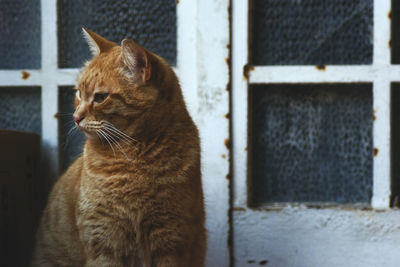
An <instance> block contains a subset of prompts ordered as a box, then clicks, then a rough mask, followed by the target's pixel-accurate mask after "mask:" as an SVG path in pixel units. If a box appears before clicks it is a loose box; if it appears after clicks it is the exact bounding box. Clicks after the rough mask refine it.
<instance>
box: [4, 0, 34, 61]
mask: <svg viewBox="0 0 400 267" xmlns="http://www.w3.org/2000/svg"><path fill="white" fill-rule="evenodd" d="M27 25H29V26H28V27H27ZM40 25H41V24H40V0H2V1H0V59H1V60H0V69H23V68H24V69H39V68H40V65H41V62H40V58H41V51H40V50H41V48H40V43H41V42H40V39H41V35H40Z"/></svg>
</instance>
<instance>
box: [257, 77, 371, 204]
mask: <svg viewBox="0 0 400 267" xmlns="http://www.w3.org/2000/svg"><path fill="white" fill-rule="evenodd" d="M251 94H252V95H251V101H252V103H250V107H251V111H252V112H251V114H252V115H251V128H250V129H251V131H252V132H251V133H252V135H251V144H250V147H251V153H250V154H251V161H250V162H251V170H252V172H253V173H252V174H251V177H252V181H251V188H252V189H251V193H252V194H251V195H252V202H253V203H252V204H253V205H257V204H262V203H271V202H311V203H320V202H330V203H338V204H346V203H369V201H370V199H371V194H372V191H371V190H372V122H373V114H372V86H371V85H370V84H317V85H315V84H314V85H313V84H302V85H287V84H280V85H276V84H271V85H254V86H251Z"/></svg>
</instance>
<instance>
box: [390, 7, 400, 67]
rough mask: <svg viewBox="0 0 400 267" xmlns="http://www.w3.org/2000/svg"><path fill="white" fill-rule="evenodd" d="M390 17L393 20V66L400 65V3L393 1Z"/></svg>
mask: <svg viewBox="0 0 400 267" xmlns="http://www.w3.org/2000/svg"><path fill="white" fill-rule="evenodd" d="M388 16H389V17H390V18H391V19H392V27H391V31H392V38H391V49H392V64H400V1H394V0H392V12H391V13H389V14H388Z"/></svg>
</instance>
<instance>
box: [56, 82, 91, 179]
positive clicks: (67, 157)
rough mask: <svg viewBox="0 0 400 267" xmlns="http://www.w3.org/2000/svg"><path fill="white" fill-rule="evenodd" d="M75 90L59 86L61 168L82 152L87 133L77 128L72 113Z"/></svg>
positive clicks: (65, 167)
mask: <svg viewBox="0 0 400 267" xmlns="http://www.w3.org/2000/svg"><path fill="white" fill-rule="evenodd" d="M74 96H75V91H74V90H73V89H72V87H71V86H63V87H60V88H59V95H58V97H59V99H58V109H59V112H58V131H59V134H58V138H59V141H58V142H59V153H60V157H59V159H60V170H61V171H62V172H63V171H65V170H66V169H67V168H68V166H69V165H70V164H71V163H72V162H73V161H74V160H75V159H76V158H77V157H78V156H79V155H80V154H81V153H82V148H83V144H84V142H85V135H84V134H83V133H82V132H80V131H79V130H78V129H76V128H75V124H74V121H73V119H72V114H73V113H74V110H75V109H74Z"/></svg>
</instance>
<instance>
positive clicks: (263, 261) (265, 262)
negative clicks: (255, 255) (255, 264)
mask: <svg viewBox="0 0 400 267" xmlns="http://www.w3.org/2000/svg"><path fill="white" fill-rule="evenodd" d="M267 263H268V261H267V260H262V261H260V262H259V264H260V265H265V264H267Z"/></svg>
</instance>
